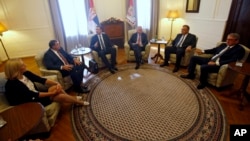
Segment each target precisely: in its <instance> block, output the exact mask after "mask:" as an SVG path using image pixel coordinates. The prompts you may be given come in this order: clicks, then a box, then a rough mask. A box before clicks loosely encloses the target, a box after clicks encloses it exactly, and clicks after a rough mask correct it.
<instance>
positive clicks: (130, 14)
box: [126, 0, 136, 27]
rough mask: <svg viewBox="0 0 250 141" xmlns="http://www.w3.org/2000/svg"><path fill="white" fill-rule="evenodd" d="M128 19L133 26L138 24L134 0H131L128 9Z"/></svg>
mask: <svg viewBox="0 0 250 141" xmlns="http://www.w3.org/2000/svg"><path fill="white" fill-rule="evenodd" d="M126 21H127V22H128V23H129V25H131V26H132V27H134V26H135V24H136V19H135V10H134V3H133V0H129V6H128V11H127V16H126Z"/></svg>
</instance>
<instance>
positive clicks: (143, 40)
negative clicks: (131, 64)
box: [128, 26, 148, 69]
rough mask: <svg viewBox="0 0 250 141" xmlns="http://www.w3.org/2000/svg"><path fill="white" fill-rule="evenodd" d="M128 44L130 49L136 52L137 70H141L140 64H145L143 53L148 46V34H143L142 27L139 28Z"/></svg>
mask: <svg viewBox="0 0 250 141" xmlns="http://www.w3.org/2000/svg"><path fill="white" fill-rule="evenodd" d="M128 44H129V46H130V49H131V50H134V54H135V60H136V67H135V69H139V67H140V63H143V60H142V55H141V51H144V50H145V47H146V45H147V44H148V38H147V34H145V33H143V31H142V27H141V26H138V27H137V32H136V33H134V34H133V35H132V36H131V37H130V39H129V41H128Z"/></svg>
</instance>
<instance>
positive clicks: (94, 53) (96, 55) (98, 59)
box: [88, 34, 118, 68]
mask: <svg viewBox="0 0 250 141" xmlns="http://www.w3.org/2000/svg"><path fill="white" fill-rule="evenodd" d="M93 36H94V34H90V35H88V42H89V46H90V43H91V38H92V37H93ZM113 47H114V48H115V49H116V56H117V55H118V46H117V45H114V46H113ZM91 54H92V57H93V59H94V60H95V61H96V62H97V64H98V67H99V68H103V67H105V64H104V63H103V62H102V59H101V57H99V56H98V53H97V52H96V51H94V50H92V51H91ZM106 57H107V59H108V60H110V59H111V55H110V54H107V55H106Z"/></svg>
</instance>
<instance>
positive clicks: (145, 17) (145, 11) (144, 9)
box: [136, 0, 152, 29]
mask: <svg viewBox="0 0 250 141" xmlns="http://www.w3.org/2000/svg"><path fill="white" fill-rule="evenodd" d="M151 7H152V6H151V0H137V1H136V11H137V25H140V26H142V27H143V28H144V29H150V23H151Z"/></svg>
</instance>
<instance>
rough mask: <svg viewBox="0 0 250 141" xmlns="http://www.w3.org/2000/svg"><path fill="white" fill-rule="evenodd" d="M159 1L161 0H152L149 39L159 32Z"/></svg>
mask: <svg viewBox="0 0 250 141" xmlns="http://www.w3.org/2000/svg"><path fill="white" fill-rule="evenodd" d="M159 3H160V2H159V0H152V10H151V11H152V12H151V27H150V31H149V35H148V37H149V39H152V38H153V37H154V36H155V35H157V34H158V21H159Z"/></svg>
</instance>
